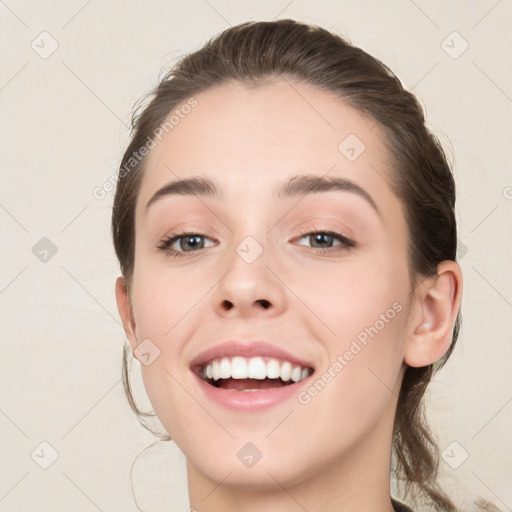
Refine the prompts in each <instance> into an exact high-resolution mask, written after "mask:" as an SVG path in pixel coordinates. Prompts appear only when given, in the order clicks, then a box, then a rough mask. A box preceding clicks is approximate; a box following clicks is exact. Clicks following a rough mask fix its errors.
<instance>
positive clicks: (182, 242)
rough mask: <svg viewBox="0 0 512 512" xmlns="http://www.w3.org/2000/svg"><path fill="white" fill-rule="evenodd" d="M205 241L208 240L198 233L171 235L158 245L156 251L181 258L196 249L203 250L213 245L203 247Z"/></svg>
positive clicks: (185, 232)
mask: <svg viewBox="0 0 512 512" xmlns="http://www.w3.org/2000/svg"><path fill="white" fill-rule="evenodd" d="M205 239H207V240H210V239H209V238H208V237H206V236H204V235H201V234H200V233H194V232H189V231H182V232H180V233H171V234H170V235H169V236H168V237H166V238H164V239H163V240H162V241H161V242H160V243H159V244H158V249H159V250H161V251H163V252H165V253H166V254H167V255H169V256H183V253H187V252H197V251H196V249H204V248H205V247H211V246H212V245H215V244H214V243H212V244H211V245H205ZM173 246H174V247H173Z"/></svg>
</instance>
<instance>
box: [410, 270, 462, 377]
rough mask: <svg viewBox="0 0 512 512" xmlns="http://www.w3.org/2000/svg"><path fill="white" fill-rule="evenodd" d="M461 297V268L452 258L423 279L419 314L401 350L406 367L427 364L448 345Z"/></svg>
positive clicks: (436, 358)
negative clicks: (435, 274)
mask: <svg viewBox="0 0 512 512" xmlns="http://www.w3.org/2000/svg"><path fill="white" fill-rule="evenodd" d="M461 299H462V271H461V269H460V267H459V265H458V263H457V262H455V261H449V260H446V261H443V262H441V263H440V264H439V265H438V267H437V276H435V277H433V278H429V279H427V280H426V281H425V286H424V287H423V289H422V290H421V292H420V294H419V298H418V300H419V301H420V303H419V304H418V314H417V315H416V318H415V320H414V323H413V325H412V327H411V329H412V332H411V333H410V335H409V339H408V340H407V344H406V347H405V352H404V363H406V364H408V365H409V366H414V367H421V366H428V365H430V364H432V363H434V362H435V361H438V360H439V359H441V358H442V357H443V355H444V354H445V353H446V351H447V350H448V349H449V348H450V344H451V342H452V332H453V326H454V324H455V320H456V318H457V313H458V311H459V308H460V303H461Z"/></svg>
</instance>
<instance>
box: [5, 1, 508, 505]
mask: <svg viewBox="0 0 512 512" xmlns="http://www.w3.org/2000/svg"><path fill="white" fill-rule="evenodd" d="M284 17H292V18H296V19H298V20H303V21H307V22H312V23H317V24H320V25H322V26H324V27H325V28H328V29H331V30H334V31H338V32H339V33H341V34H342V35H346V36H348V37H349V38H350V39H351V40H352V42H354V43H355V44H357V45H360V46H361V47H362V48H363V49H365V50H366V51H368V52H370V53H371V54H373V55H374V56H376V57H378V58H380V59H381V60H383V61H384V62H385V63H386V64H388V65H389V66H390V67H391V68H392V69H393V70H394V71H395V72H396V73H397V75H398V76H399V77H400V79H401V80H402V82H403V83H404V84H405V86H406V87H408V88H413V90H414V92H415V93H417V95H418V96H419V97H420V99H421V101H422V103H423V105H424V106H425V108H426V111H427V116H428V124H429V126H430V127H431V128H432V129H433V130H434V131H435V132H436V133H437V134H438V135H439V136H440V137H441V140H442V142H443V143H444V144H445V147H446V149H447V151H448V153H449V154H450V155H451V156H450V158H453V159H454V161H455V174H456V180H457V183H458V193H459V195H458V217H459V222H460V224H459V229H460V237H459V238H460V242H461V245H460V256H461V260H460V261H461V266H462V269H463V272H464V277H465V295H464V300H463V313H464V327H463V330H462V334H461V337H460V341H459V344H458V346H457V348H456V350H455V353H454V355H453V356H452V359H451V361H450V362H449V363H448V365H447V366H446V368H445V369H444V370H443V371H442V373H441V374H440V375H439V376H438V378H437V379H436V382H435V383H434V384H433V385H432V387H431V395H430V398H431V399H430V404H431V409H430V416H431V419H432V423H433V425H435V427H436V429H437V433H438V437H439V442H440V445H441V448H442V449H445V448H446V450H445V452H444V454H445V455H444V459H445V460H443V461H442V463H441V466H442V470H443V475H444V476H443V478H444V480H445V482H446V485H447V489H448V490H449V491H450V493H451V495H452V496H453V497H454V499H455V500H456V501H457V502H458V503H459V504H467V503H468V501H467V500H468V496H469V495H480V496H486V497H489V498H492V499H493V500H494V501H495V502H496V503H497V504H498V505H499V506H500V507H501V508H502V510H512V485H511V481H512V444H511V442H510V431H511V423H512V403H511V402H512V386H511V384H512V377H511V374H512V372H511V370H510V364H511V361H512V314H511V313H512V274H511V272H510V263H511V261H512V259H511V256H512V230H511V220H512V173H511V162H512V144H511V135H512V134H511V121H512V71H511V68H510V60H509V59H510V49H511V48H512V23H511V20H512V3H511V2H510V0H501V1H497V0H489V1H478V2H477V1H451V2H444V1H428V2H427V1H420V0H415V1H414V2H413V1H412V0H395V1H393V2H377V1H374V2H370V1H360V0H358V1H345V0H336V1H325V0H324V1H315V2H313V1H309V2H306V1H299V0H295V1H293V0H292V1H290V0H272V1H269V0H267V1H257V2H256V1H246V2H236V1H234V0H208V1H206V0H191V1H190V2H186V3H185V2H177V1H174V2H173V1H163V0H160V1H156V0H153V1H149V2H141V1H139V2H137V1H135V0H130V1H123V2H121V1H119V2H116V1H114V0H108V1H100V0H92V1H89V2H87V1H86V0H73V1H69V0H68V1H60V2H58V1H48V2H36V1H24V2H23V1H15V0H5V1H0V39H1V65H0V106H1V121H0V140H1V141H2V144H1V148H2V157H1V173H2V174H1V176H2V187H1V189H0V227H1V230H2V252H1V261H0V321H1V334H2V340H1V345H0V346H1V353H0V361H1V363H0V364H1V372H0V379H1V387H0V409H1V413H0V428H1V436H0V443H1V444H0V460H1V470H0V511H17V512H20V511H46V510H48V511H49V510H52V511H64V510H74V511H84V512H88V511H95V510H101V511H105V512H106V511H120V510H123V511H125V512H129V511H135V510H137V506H136V505H135V501H134V497H133V495H132V491H131V487H130V468H131V465H132V463H133V461H134V459H135V457H136V456H137V455H138V454H139V452H141V451H142V450H143V449H144V448H145V447H146V446H149V445H150V444H151V443H152V442H153V441H154V440H155V439H154V438H153V437H152V436H151V435H150V434H149V433H147V432H145V431H144V430H143V429H142V427H140V426H139V425H138V423H137V421H136V419H135V417H134V416H133V415H132V413H131V411H130V410H129V408H128V405H127V402H126V400H125V398H124V395H123V390H122V384H121V380H120V376H121V374H120V363H121V348H122V343H123V340H124V333H123V330H122V328H121V325H120V321H119V318H118V315H117V309H116V305H115V297H114V280H115V278H116V276H117V275H118V273H119V272H118V267H117V261H116V259H115V257H114V252H113V249H112V244H111V238H110V233H109V228H110V225H109V223H110V214H111V205H112V193H109V194H108V195H107V197H106V198H105V199H103V200H99V199H96V198H95V197H94V196H93V193H92V192H93V190H94V188H95V187H98V186H102V185H103V184H104V183H105V182H106V181H107V180H108V179H109V177H111V176H112V174H113V173H115V172H116V167H117V165H118V162H119V159H120V156H121V154H122V151H123V149H124V147H125V145H126V143H127V141H128V129H127V125H128V123H129V119H130V114H131V108H132V106H133V105H134V103H135V101H136V100H137V99H138V98H140V97H141V96H142V95H143V94H144V93H146V92H147V91H148V90H149V89H150V88H151V87H153V86H154V85H156V83H157V80H158V76H159V73H160V70H161V68H162V67H163V66H164V65H166V64H168V63H171V62H173V61H174V60H175V59H177V58H178V57H179V56H180V55H181V54H182V53H183V52H186V51H190V50H193V49H197V48H198V47H199V46H200V45H201V44H202V43H204V42H205V41H206V39H207V38H210V37H211V36H213V35H214V34H216V33H218V32H219V31H221V30H223V29H225V28H227V27H228V26H229V25H234V24H237V23H239V22H242V21H246V20H271V19H274V18H284ZM45 31H46V32H48V35H46V34H43V35H40V34H41V33H42V32H45ZM454 31H456V32H457V33H458V35H457V34H453V32H454ZM443 41H444V42H443ZM466 42H467V44H468V45H469V46H468V48H467V49H466V50H465V51H464V52H463V53H461V52H462V50H464V48H465V45H466ZM56 44H58V48H57V49H56V50H55V51H54V53H53V54H51V55H48V53H49V52H50V51H51V50H52V49H53V48H52V45H53V46H55V45H56ZM31 45H32V46H31ZM459 54H460V55H459ZM43 57H45V58H43ZM455 57H456V58H455ZM43 237H47V238H48V239H49V240H51V242H52V244H54V246H55V247H56V248H57V253H56V254H55V255H53V256H52V253H51V251H50V252H48V254H47V255H46V258H47V261H46V262H44V261H41V260H40V258H41V257H44V256H45V254H46V253H44V252H40V251H44V250H47V249H48V247H47V246H45V245H44V244H45V243H46V244H48V241H43V242H40V239H41V238H43ZM37 243H39V244H43V245H41V246H40V245H36V244H37ZM34 246H36V249H34V252H35V253H36V254H38V256H39V257H36V254H34V252H33V247H34ZM41 247H42V248H41ZM38 251H39V253H38ZM139 389H140V381H139ZM42 442H46V443H49V445H46V444H45V445H41V443H42ZM452 443H454V444H452ZM53 450H55V451H56V452H57V453H58V458H57V459H56V460H55V461H54V462H53V463H52V464H51V465H49V467H48V468H47V469H43V468H42V467H41V465H48V464H50V463H51V462H52V453H54V452H53ZM466 453H467V460H464V458H465V457H466ZM184 468H185V466H184V458H183V455H182V454H181V453H180V452H179V451H178V450H176V449H175V447H173V446H167V447H164V449H163V450H156V451H152V450H148V451H146V452H144V453H143V454H142V455H141V457H140V458H139V459H138V460H137V463H136V464H135V465H134V469H133V473H134V480H135V482H134V489H135V495H136V497H137V500H138V502H139V506H140V507H141V509H142V510H144V511H148V512H153V511H157V510H167V511H170V510H172V511H175V510H177V511H183V512H185V511H186V510H187V507H188V504H187V490H186V479H185V473H184Z"/></svg>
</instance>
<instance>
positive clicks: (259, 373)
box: [233, 357, 267, 380]
mask: <svg viewBox="0 0 512 512" xmlns="http://www.w3.org/2000/svg"><path fill="white" fill-rule="evenodd" d="M266 377H267V365H266V364H265V363H264V362H263V359H262V358H261V357H251V359H249V379H258V380H263V379H265V378H266ZM233 378H234V377H233Z"/></svg>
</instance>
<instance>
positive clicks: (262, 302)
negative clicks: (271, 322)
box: [258, 299, 270, 309]
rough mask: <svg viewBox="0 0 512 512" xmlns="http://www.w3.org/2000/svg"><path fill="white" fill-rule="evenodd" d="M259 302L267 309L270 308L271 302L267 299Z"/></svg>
mask: <svg viewBox="0 0 512 512" xmlns="http://www.w3.org/2000/svg"><path fill="white" fill-rule="evenodd" d="M258 302H260V303H261V305H262V306H263V307H264V308H265V309H268V307H269V306H270V302H269V301H268V300H266V299H261V300H259V301H258Z"/></svg>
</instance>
